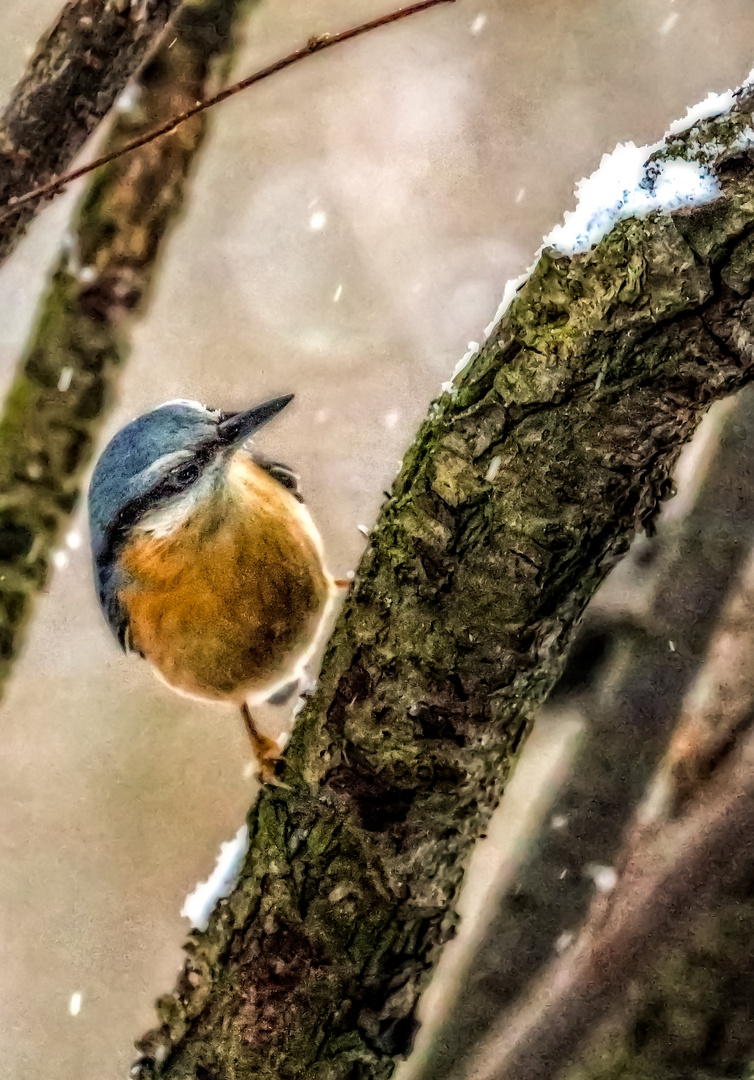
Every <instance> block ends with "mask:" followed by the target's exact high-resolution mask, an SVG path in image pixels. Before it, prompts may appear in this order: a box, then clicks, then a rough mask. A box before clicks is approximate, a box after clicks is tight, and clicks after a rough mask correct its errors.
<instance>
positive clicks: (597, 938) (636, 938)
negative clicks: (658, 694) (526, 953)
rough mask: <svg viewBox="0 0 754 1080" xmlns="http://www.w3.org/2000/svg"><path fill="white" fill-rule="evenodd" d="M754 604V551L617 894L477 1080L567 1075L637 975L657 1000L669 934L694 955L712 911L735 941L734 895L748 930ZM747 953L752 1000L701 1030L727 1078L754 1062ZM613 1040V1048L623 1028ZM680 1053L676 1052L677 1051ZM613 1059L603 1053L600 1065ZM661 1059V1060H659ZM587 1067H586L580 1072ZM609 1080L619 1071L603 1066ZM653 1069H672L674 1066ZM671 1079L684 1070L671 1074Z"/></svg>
mask: <svg viewBox="0 0 754 1080" xmlns="http://www.w3.org/2000/svg"><path fill="white" fill-rule="evenodd" d="M753 602H754V560H753V559H752V557H751V555H750V556H749V559H748V561H747V565H746V566H745V567H744V570H743V572H742V574H741V575H740V577H739V580H738V581H737V583H736V588H735V590H734V591H733V594H732V596H731V599H730V600H729V602H728V604H727V605H726V608H725V611H724V613H723V617H722V620H721V623H720V625H719V626H718V628H717V631H716V633H715V636H714V638H713V640H712V644H711V648H710V651H709V655H708V658H707V661H706V663H705V665H704V666H703V667H702V669H701V670H700V672H699V673H698V675H697V679H696V681H695V684H694V686H693V687H692V688H691V691H690V693H689V694H688V696H687V699H686V703H685V707H684V709H683V712H682V715H681V718H680V722H679V724H678V727H677V729H676V731H675V733H674V736H673V739H672V741H671V745H670V748H669V750H668V753H667V755H666V757H665V759H664V761H663V765H662V768H661V769H660V770H659V772H658V774H657V775H656V776H655V778H654V780H653V782H652V784H651V786H650V789H649V793H648V797H647V798H646V799H645V801H644V802H643V803H642V805H641V806H640V807H639V811H638V813H637V816H636V818H635V821H634V823H633V826H632V828H631V830H630V832H629V836H628V839H627V841H626V843H625V846H624V848H623V852H622V855H621V857H620V859H619V861H618V866H617V869H618V872H619V878H618V884H617V887H616V888H615V891H614V892H612V893H610V895H609V896H605V897H601V898H599V899H598V900H596V901H595V903H594V904H593V908H592V913H591V917H590V919H589V921H588V922H587V925H586V927H585V929H584V930H583V931H582V933H581V935H580V936H579V937H578V938H577V939H576V941H575V943H574V944H573V945H572V946H571V947H570V949H568V950H567V951H566V952H565V954H564V955H563V956H562V957H561V958H559V959H557V960H555V961H553V963H552V964H551V965H550V967H549V968H548V969H546V970H545V971H544V972H543V973H542V977H541V979H540V980H538V982H537V983H536V984H535V985H534V986H533V987H531V993H530V997H529V1000H528V1002H525V1003H524V1004H523V1006H519V1007H518V1008H517V1009H516V1010H515V1011H514V1012H513V1013H509V1014H508V1015H506V1016H505V1017H504V1019H503V1022H502V1023H501V1024H500V1026H499V1029H498V1030H499V1034H498V1035H497V1037H492V1038H491V1039H489V1040H488V1041H487V1042H486V1043H484V1044H482V1046H481V1047H480V1048H479V1050H478V1054H477V1059H476V1063H475V1065H476V1067H474V1065H472V1067H471V1069H470V1073H469V1075H471V1076H473V1077H474V1078H475V1080H519V1078H520V1077H522V1076H525V1077H526V1078H527V1080H545V1078H547V1080H550V1078H551V1077H552V1076H553V1074H554V1072H556V1073H557V1075H562V1073H563V1072H564V1069H565V1066H566V1065H567V1063H568V1061H569V1060H571V1059H573V1058H574V1057H575V1056H576V1053H577V1052H579V1051H581V1053H583V1048H584V1044H585V1043H586V1042H587V1040H588V1038H589V1035H590V1034H591V1033H592V1031H593V1029H594V1026H595V1024H596V1023H597V1022H598V1021H599V1020H600V1019H601V1018H602V1017H603V1016H605V1015H606V1014H607V1013H608V1012H609V1011H611V1010H612V1009H615V1008H616V1007H617V1006H619V1005H622V1004H624V1003H625V1002H626V1001H627V1000H631V999H633V1004H634V1006H635V1005H636V1001H637V1000H639V999H640V997H641V996H642V995H640V994H639V993H638V990H637V979H638V980H640V984H641V989H642V991H643V997H644V999H645V1000H646V998H647V997H648V996H651V997H653V998H654V999H655V1001H657V999H658V998H659V997H660V995H659V994H658V988H659V986H660V985H661V982H660V980H658V978H657V974H656V971H657V967H658V954H660V955H662V954H661V949H662V947H663V946H664V945H666V944H667V942H668V941H673V940H676V941H677V940H678V938H679V937H683V938H684V939H685V940H684V941H683V942H682V943H681V945H680V947H679V952H680V954H681V955H682V954H683V953H684V952H685V951H691V952H693V951H694V949H695V948H698V942H694V941H693V939H692V940H691V941H689V937H690V935H689V930H690V928H691V927H693V926H694V924H695V923H696V924H697V925H698V924H699V923H700V916H704V915H705V914H706V915H707V916H709V915H712V916H713V920H712V921H711V920H709V918H708V919H707V920H706V926H705V936H706V938H707V948H708V951H710V952H711V951H712V949H711V948H710V946H711V945H712V943H713V942H715V939H716V938H717V939H718V940H723V941H724V939H725V936H726V931H725V928H723V927H717V928H716V927H715V925H714V921H715V920H716V919H719V917H720V913H721V908H723V907H724V905H725V904H726V903H727V904H728V906H734V905H735V903H736V901H738V902H739V903H740V902H741V901H742V900H743V903H744V904H745V907H744V908H743V909H742V910H741V911H739V913H738V919H737V921H738V922H739V925H740V927H741V929H743V926H744V925H745V924H746V923H748V922H750V921H751V918H752V904H751V895H750V892H749V889H750V886H751V882H752V879H753V878H754V847H753V846H752V834H753V832H754V731H753V730H752V721H753V718H754V671H753V670H752V664H751V658H752V656H753V655H754V623H752V619H751V610H752V603H753ZM727 914H728V916H729V912H728V913H727ZM704 921H705V920H702V922H704ZM725 945H726V946H727V943H725ZM738 952H739V954H743V955H739V957H738V962H739V967H744V969H746V968H747V967H748V971H747V972H746V975H747V976H748V979H747V982H743V981H742V985H739V986H738V995H739V999H740V1000H739V1002H735V1001H733V1000H729V1001H728V1002H727V1003H723V1004H722V1008H723V1014H722V1016H720V1017H719V1018H718V1022H717V1024H716V1029H717V1030H716V1031H715V1036H716V1038H715V1039H714V1043H713V1045H710V1044H709V1042H708V1041H707V1043H706V1045H704V1044H702V1046H701V1047H700V1045H699V1040H698V1038H696V1039H693V1038H692V1046H691V1048H690V1050H691V1053H690V1054H689V1058H690V1060H688V1059H687V1067H692V1068H693V1067H694V1066H697V1067H700V1066H701V1062H700V1061H699V1057H700V1056H701V1055H700V1051H702V1050H706V1051H707V1055H706V1056H707V1060H706V1061H705V1062H704V1064H705V1065H706V1066H707V1067H708V1068H712V1069H714V1070H715V1075H726V1076H732V1075H739V1076H740V1075H741V1074H742V1070H743V1069H745V1068H746V1066H747V1064H748V1063H749V1062H750V1060H751V1054H752V1051H753V1050H754V1025H753V1024H752V1019H751V1016H750V1015H749V1017H748V1024H744V1025H741V1021H740V1019H739V1020H738V1021H737V1018H736V1017H735V1010H736V1005H737V1004H738V1006H739V1008H740V1004H741V1000H743V1001H744V1002H745V1003H746V1006H747V1012H749V1014H750V1009H749V1008H748V1006H749V1003H750V997H749V996H748V995H747V994H746V992H745V987H747V986H748V988H751V986H752V977H753V976H754V971H753V970H752V955H751V949H750V943H749V941H748V940H747V938H746V937H745V936H742V937H741V938H740V940H739V943H738ZM666 959H667V957H666V956H665V957H663V960H664V961H666ZM677 960H678V956H676V962H677ZM741 960H744V964H741V963H740V961H741ZM662 966H663V965H662V964H660V967H661V968H662ZM680 970H681V972H682V971H683V965H681V966H680ZM716 974H717V978H713V976H712V972H711V971H710V972H709V973H708V978H707V979H706V980H705V988H704V995H703V1000H702V1002H700V1003H698V1004H697V1010H698V1012H699V1013H700V1014H701V1017H700V1018H699V1019H698V1020H697V1023H700V1020H701V1022H702V1023H703V1022H704V1020H706V1019H707V1018H708V1017H707V1015H706V1014H707V1013H708V1008H709V1005H708V1001H707V1000H706V999H708V998H711V999H712V1000H714V1001H716V997H715V994H714V990H715V982H716V981H717V979H719V973H716ZM723 977H725V972H724V973H723ZM739 978H741V975H739ZM716 1003H717V1001H716ZM673 1004H674V1001H673V997H672V996H671V997H670V998H669V1000H668V1006H669V1007H670V1008H671V1009H672V1007H673ZM731 1021H732V1022H733V1023H734V1024H736V1023H737V1028H738V1037H737V1039H736V1040H735V1042H736V1043H737V1044H738V1045H735V1046H731V1042H733V1041H734V1040H730V1039H728V1040H725V1039H723V1038H722V1033H723V1031H724V1029H725V1025H726V1023H730V1022H731ZM657 1022H658V1023H659V1018H658V1021H657ZM742 1036H743V1037H742ZM726 1041H727V1044H728V1045H727V1046H726V1047H725V1049H726V1051H727V1053H728V1054H730V1053H731V1051H732V1052H733V1059H732V1060H731V1059H730V1057H729V1058H728V1060H727V1061H724V1062H721V1061H720V1060H719V1058H717V1059H716V1057H715V1052H719V1051H720V1049H721V1048H722V1045H724V1044H725V1042H726ZM611 1042H612V1043H613V1046H615V1042H616V1036H615V1032H614V1031H613V1032H611ZM715 1043H716V1044H717V1045H715ZM667 1049H668V1048H667V1047H666V1050H665V1052H666V1053H667ZM621 1050H623V1048H622V1047H621ZM673 1050H674V1051H675V1053H676V1054H678V1050H679V1047H677V1046H676V1047H673ZM694 1050H696V1060H694ZM624 1052H625V1051H624ZM581 1053H580V1054H579V1056H581ZM608 1054H609V1051H608ZM606 1056H607V1055H605V1054H604V1048H603V1055H602V1056H601V1066H602V1068H604V1066H605V1059H606ZM658 1064H659V1062H658V1061H657V1059H656V1058H655V1059H654V1065H655V1068H657V1066H658ZM554 1066H556V1068H555V1069H554ZM731 1069H733V1070H735V1071H729V1070H731ZM576 1075H579V1076H581V1075H583V1072H581V1071H577V1074H576ZM597 1075H598V1076H599V1075H607V1073H605V1072H602V1071H601V1069H600V1070H598V1071H597ZM644 1075H651V1073H649V1074H644ZM654 1075H657V1076H668V1075H671V1073H670V1072H668V1071H664V1070H662V1071H658V1072H655V1073H654ZM672 1075H679V1074H676V1073H675V1071H673V1073H672Z"/></svg>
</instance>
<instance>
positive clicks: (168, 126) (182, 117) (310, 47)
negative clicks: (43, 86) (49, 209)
mask: <svg viewBox="0 0 754 1080" xmlns="http://www.w3.org/2000/svg"><path fill="white" fill-rule="evenodd" d="M448 3H454V0H420V3H418V4H412V5H411V6H410V7H406V8H399V9H398V10H397V11H392V12H391V13H390V14H389V15H381V16H380V17H379V18H378V19H372V20H371V21H370V22H366V23H362V24H361V25H360V26H354V27H352V28H351V29H350V30H343V31H342V32H341V33H339V34H322V35H320V36H319V37H311V38H309V40H308V41H307V43H306V45H304V46H303V48H301V49H296V51H295V52H292V53H290V54H289V55H288V56H284V57H283V58H282V60H276V61H275V63H274V64H269V65H268V66H267V67H264V68H261V69H260V70H259V71H255V72H254V74H253V75H248V76H247V77H246V78H245V79H241V80H240V81H239V82H237V83H234V84H233V85H232V86H228V87H226V88H225V89H224V90H221V91H220V92H219V93H218V94H215V95H214V96H213V97H211V98H207V100H206V101H197V103H196V105H192V106H191V108H190V109H186V110H185V111H184V112H182V113H179V114H178V115H177V116H174V117H173V118H172V119H170V120H167V121H165V123H163V124H159V125H158V126H157V127H154V128H152V129H151V130H150V131H147V132H145V133H144V134H143V135H140V136H139V138H138V139H133V140H132V141H131V142H129V143H127V144H126V145H125V146H122V147H120V148H119V149H118V150H112V151H110V152H109V153H107V154H103V155H102V156H101V157H98V158H96V159H95V160H94V161H90V162H89V163H88V164H86V165H82V166H81V168H79V169H73V170H72V171H71V172H68V173H66V174H65V175H64V176H60V177H58V178H57V179H54V180H51V181H50V182H49V183H46V184H42V185H40V186H39V187H37V188H34V190H33V191H27V192H26V193H25V194H23V195H17V196H14V197H13V198H12V199H9V200H8V202H7V203H6V204H5V205H4V207H0V210H2V213H0V221H3V220H5V218H7V217H8V215H9V214H10V213H13V212H14V211H15V210H17V209H18V207H19V206H23V205H24V204H25V203H29V202H32V201H33V200H34V199H45V198H49V197H50V196H52V195H57V193H58V192H59V191H60V190H61V189H62V188H64V187H65V186H66V184H70V183H71V181H73V180H78V179H79V178H80V177H82V176H86V175H87V173H90V172H93V171H94V169H99V168H100V167H101V166H102V165H108V164H109V163H110V162H111V161H115V160H116V159H117V158H119V157H122V156H123V155H124V154H130V153H131V152H132V151H133V150H138V149H139V147H141V146H146V145H147V143H150V142H152V141H153V140H154V139H159V138H160V136H162V135H168V134H169V133H170V132H171V131H175V129H176V128H177V127H178V126H179V124H183V123H185V122H186V121H187V120H191V118H192V117H194V116H198V115H199V113H203V112H205V111H206V110H207V109H211V108H212V107H213V106H214V105H219V104H220V103H221V102H223V101H227V100H228V98H230V97H233V96H234V94H240V92H241V91H242V90H246V89H248V87H250V86H253V85H254V84H255V83H258V82H261V81H262V79H266V78H268V76H270V75H274V74H275V73H276V72H278V71H283V70H284V69H285V68H287V67H290V66H291V65H292V64H296V63H298V61H299V60H303V59H304V58H305V57H307V56H311V55H312V53H315V52H322V50H323V49H329V48H330V47H331V46H332V45H339V44H340V43H341V42H343V41H350V40H351V38H355V37H360V36H361V35H362V34H366V33H368V32H369V31H370V30H376V29H377V28H378V27H380V26H386V25H387V24H388V23H393V22H397V21H398V20H399V19H405V18H407V17H408V16H409V15H415V14H416V13H417V12H419V11H426V9H427V8H431V7H436V6H437V4H448Z"/></svg>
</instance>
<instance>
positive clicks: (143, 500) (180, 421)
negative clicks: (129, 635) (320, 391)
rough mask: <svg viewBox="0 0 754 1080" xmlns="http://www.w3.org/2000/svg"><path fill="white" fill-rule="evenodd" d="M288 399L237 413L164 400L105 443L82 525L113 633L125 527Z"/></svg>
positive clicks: (183, 488)
mask: <svg viewBox="0 0 754 1080" xmlns="http://www.w3.org/2000/svg"><path fill="white" fill-rule="evenodd" d="M292 397H293V395H292V394H290V395H288V396H286V397H280V398H275V399H274V400H272V401H266V402H264V404H262V405H257V406H256V407H255V408H253V409H249V410H247V411H245V412H238V413H222V412H218V411H214V412H213V411H212V410H210V409H207V408H205V407H204V406H203V405H199V404H198V403H197V402H193V401H169V402H167V403H166V404H164V405H161V406H160V407H159V408H157V409H153V410H152V412H148V413H145V414H144V415H143V416H140V417H138V419H136V420H133V421H132V422H131V423H130V424H127V425H126V426H125V427H124V428H122V429H121V430H120V431H119V432H118V433H117V434H116V435H115V436H113V438H112V439H111V440H110V442H109V443H108V444H107V446H106V447H105V449H104V451H103V452H102V455H101V457H100V458H99V460H98V462H97V465H96V467H95V469H94V474H93V476H92V481H91V484H90V486H89V529H90V535H91V543H92V557H93V559H94V574H95V579H96V584H97V592H98V595H99V600H100V603H101V605H102V607H103V610H104V612H105V615H106V616H107V618H108V620H109V621H110V623H111V625H112V626H113V629H114V630H115V631H116V633H117V634H118V636H119V637H120V628H119V627H118V626H116V625H115V624H116V622H118V621H119V618H120V616H119V614H118V612H117V611H116V610H115V609H116V608H117V601H116V597H115V592H116V590H117V587H118V582H117V565H116V563H117V556H118V551H119V548H120V546H121V545H122V543H123V541H124V539H125V536H126V535H127V533H128V531H129V530H130V529H131V528H132V527H133V526H134V525H135V524H136V523H137V522H138V521H139V520H140V519H141V518H142V517H143V516H144V514H145V513H147V512H148V511H151V510H154V509H155V508H157V507H159V506H161V505H163V504H164V503H166V502H167V501H169V500H170V499H172V498H174V497H175V496H176V495H179V494H181V493H182V492H184V491H186V490H187V489H188V488H189V487H191V486H192V485H193V484H195V483H196V482H197V481H198V480H199V479H200V477H201V476H202V475H203V473H204V471H205V470H206V469H207V468H208V467H209V466H210V465H211V464H212V463H213V462H214V461H215V460H216V459H217V457H218V455H219V454H223V453H226V452H227V451H228V450H232V449H233V448H234V447H237V446H240V445H241V444H243V443H244V442H245V441H246V440H247V439H249V438H250V437H251V436H252V435H253V434H254V433H255V432H256V431H258V430H259V428H261V427H262V426H263V425H264V424H266V423H267V422H268V421H269V420H271V419H272V418H273V416H275V415H276V414H277V413H278V412H280V410H281V409H283V408H285V406H286V405H287V404H288V402H289V401H290V400H291V399H292Z"/></svg>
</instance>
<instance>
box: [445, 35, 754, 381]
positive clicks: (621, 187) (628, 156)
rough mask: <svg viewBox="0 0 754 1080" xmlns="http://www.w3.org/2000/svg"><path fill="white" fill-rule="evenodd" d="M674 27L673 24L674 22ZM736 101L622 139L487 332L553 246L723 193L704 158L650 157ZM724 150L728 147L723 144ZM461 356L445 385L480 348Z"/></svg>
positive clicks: (588, 242) (579, 191)
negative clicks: (652, 138)
mask: <svg viewBox="0 0 754 1080" xmlns="http://www.w3.org/2000/svg"><path fill="white" fill-rule="evenodd" d="M668 29H669V27H668ZM752 82H754V68H752V70H751V72H750V73H749V75H748V76H747V78H746V80H745V82H744V83H743V85H744V86H746V85H749V84H750V83H752ZM734 102H735V92H734V91H733V90H727V91H725V92H724V93H722V94H715V93H710V94H708V95H707V97H706V98H704V100H703V101H700V102H698V103H697V104H696V105H694V106H692V107H691V108H689V109H687V110H686V115H685V116H683V117H681V118H680V119H678V120H674V121H673V123H672V124H671V125H670V127H669V128H668V130H667V132H666V133H665V135H664V136H663V138H662V139H660V140H659V141H658V142H656V143H652V144H646V145H644V146H636V145H635V143H633V142H627V143H620V144H619V145H618V146H616V148H615V149H614V150H613V151H612V153H610V154H604V155H603V157H602V160H601V162H600V164H599V167H598V168H597V169H596V170H595V171H594V172H593V173H592V174H591V175H590V176H587V177H584V178H583V179H582V180H580V181H579V182H578V184H577V185H576V190H575V194H576V196H577V203H576V208H575V210H571V211H567V212H566V213H565V215H564V219H563V222H562V223H561V224H560V225H556V226H555V228H554V229H553V230H552V231H551V232H550V233H548V235H547V236H546V237H545V238H544V240H543V242H542V245H541V246H540V248H539V250H538V251H537V253H536V255H535V258H534V261H533V263H532V264H531V266H529V267H528V269H527V270H526V271H524V273H523V274H521V275H520V276H519V277H517V278H512V279H511V280H510V281H508V282H506V285H505V288H504V290H503V298H502V300H501V302H500V306H499V307H498V309H497V312H496V313H495V317H494V319H493V320H492V322H491V323H490V324H489V325H488V326H487V327H485V330H484V336H485V338H487V337H489V335H490V334H491V333H492V331H493V330H494V328H495V327H496V326H497V324H498V323H499V322H500V320H501V319H502V317H503V316H504V315H505V313H506V312H507V310H508V308H509V307H510V305H511V303H512V302H513V300H514V298H515V296H516V293H517V292H518V291H519V289H520V288H521V286H522V285H524V284H525V283H526V282H527V281H528V279H529V277H530V276H531V274H532V272H533V270H534V268H535V267H536V265H537V263H538V262H539V259H540V256H541V254H542V251H543V250H544V249H545V248H547V247H551V248H554V249H555V250H556V251H557V252H560V253H561V254H563V255H576V254H579V253H583V252H586V251H589V250H591V248H593V247H594V246H595V245H596V244H598V243H599V242H600V240H602V239H603V237H605V236H606V235H607V234H608V233H609V232H610V231H611V229H612V228H613V227H614V226H615V225H616V224H617V222H619V221H622V220H624V219H625V218H630V217H639V218H643V217H646V216H647V215H648V214H651V213H653V212H660V213H665V214H670V213H672V212H673V211H675V210H680V209H681V208H682V207H692V206H703V205H704V204H705V203H708V202H711V201H712V200H713V199H716V198H718V197H719V196H720V195H721V194H722V192H721V189H720V185H719V184H718V182H717V178H716V176H715V174H714V172H713V170H712V169H711V168H710V167H709V166H708V165H707V164H706V163H705V161H704V160H691V161H688V160H686V159H685V158H680V157H678V158H673V157H663V158H660V159H659V160H656V161H652V162H650V163H649V164H647V161H648V159H649V158H650V157H651V156H652V155H653V154H654V153H656V152H657V151H658V150H661V149H662V147H663V146H664V145H665V142H666V140H667V138H668V137H669V136H671V135H679V134H681V133H682V132H684V131H687V130H688V129H689V128H690V127H691V126H692V125H693V124H696V123H698V122H699V121H701V120H708V119H711V118H713V117H715V116H720V115H721V114H723V113H726V112H728V111H729V110H730V109H731V108H732V106H733V104H734ZM750 145H754V130H752V128H751V127H746V128H744V130H743V131H742V132H741V135H740V136H739V138H738V139H737V140H736V142H735V143H734V144H733V146H732V149H744V148H745V147H746V146H750ZM690 149H691V150H692V151H694V150H695V149H696V152H697V154H698V157H699V158H706V157H709V156H710V154H711V153H712V154H714V152H715V150H716V147H715V144H714V143H713V144H710V143H709V142H707V143H706V144H705V145H701V144H700V146H699V147H698V148H694V146H693V143H692V144H691V146H690ZM717 149H718V150H720V149H722V147H719V148H717ZM524 194H525V190H524V188H521V189H520V191H519V192H518V194H517V196H516V198H515V202H520V201H521V200H522V199H523V197H524ZM478 348H479V346H476V347H475V349H471V347H469V351H468V352H466V353H465V354H464V356H462V357H461V359H460V360H459V361H458V363H457V364H456V366H455V370H454V371H453V374H452V376H451V379H450V382H445V383H443V384H442V389H443V390H444V391H446V390H449V389H450V388H451V387H452V384H453V380H455V378H456V377H457V376H458V375H459V374H460V372H461V371H463V369H464V368H465V367H466V365H467V364H468V362H469V360H470V359H471V357H472V356H473V355H474V352H475V351H478Z"/></svg>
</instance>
